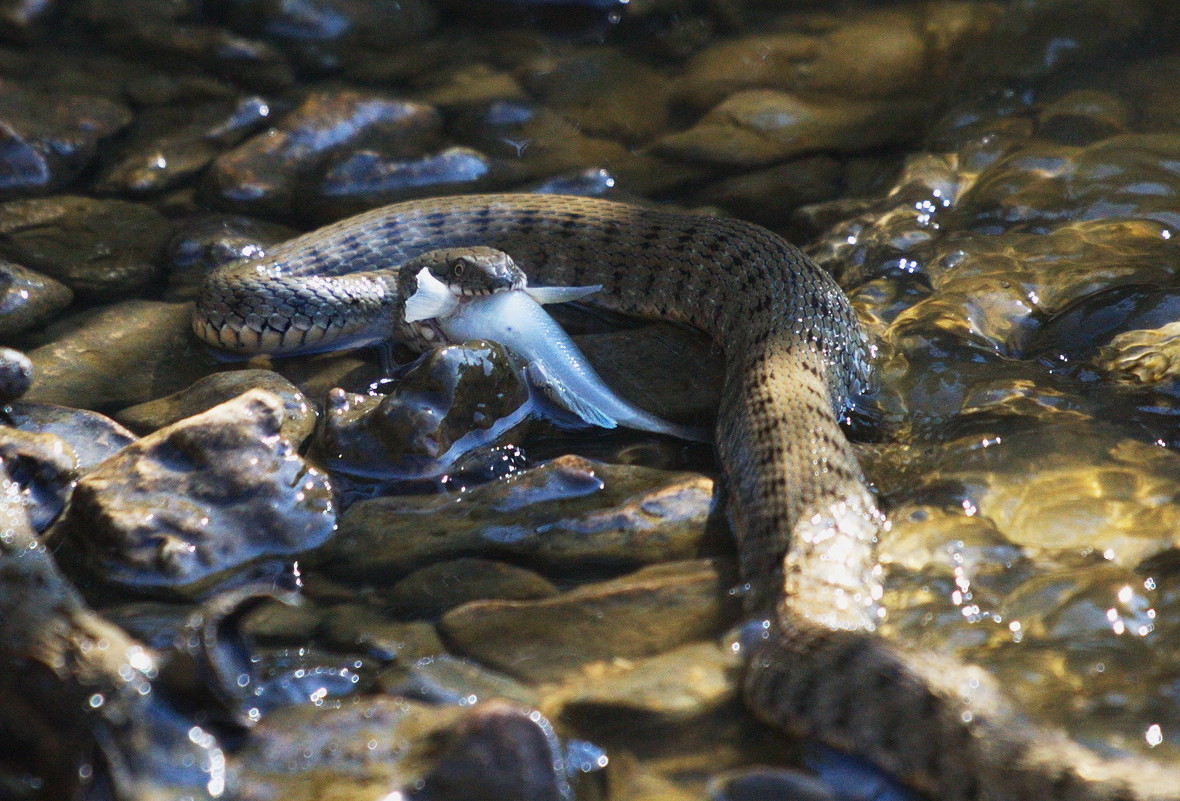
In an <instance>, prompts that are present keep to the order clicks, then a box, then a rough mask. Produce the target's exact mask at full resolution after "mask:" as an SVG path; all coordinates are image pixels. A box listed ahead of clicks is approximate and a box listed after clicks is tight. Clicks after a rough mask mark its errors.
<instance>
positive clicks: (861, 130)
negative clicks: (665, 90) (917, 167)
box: [655, 89, 927, 167]
mask: <svg viewBox="0 0 1180 801" xmlns="http://www.w3.org/2000/svg"><path fill="white" fill-rule="evenodd" d="M926 112H927V103H926V102H925V101H923V100H920V99H913V98H893V99H889V100H878V99H871V98H870V99H851V100H850V99H845V98H836V97H832V98H824V99H815V100H813V99H807V98H803V97H800V96H798V95H792V94H788V93H786V92H779V91H775V90H771V89H750V90H747V91H743V92H738V93H736V94H734V95H731V96H730V97H729V98H728V99H726V100H725V101H723V102H722V103H721V104H720V105H718V106H716V107H714V108H713V109H712V110H711V111H709V113H707V114H706V115H705V116H704V117H702V118H701V119H700V121H698V122H697V123H696V124H695V125H694V126H693V127H691V128H689V129H688V130H686V131H682V132H680V133H674V134H670V135H668V136H665V137H664V138H663V139H661V140H659V142H657V143H656V145H655V152H656V153H657V154H659V155H663V156H668V157H671V158H676V159H682V160H685V161H693V162H703V163H707V164H719V165H729V166H734V167H760V166H765V165H768V164H773V163H774V162H777V161H783V160H785V159H789V158H793V157H796V156H800V155H804V154H807V153H814V152H816V151H839V152H847V151H858V150H869V149H872V148H876V147H882V146H886V145H900V144H903V143H906V142H910V141H912V140H913V139H914V137H915V136H916V135H917V134H918V133H920V132H921V131H922V130H923V126H922V124H921V122H920V120H921V117H922V116H923V115H924V114H925V113H926Z"/></svg>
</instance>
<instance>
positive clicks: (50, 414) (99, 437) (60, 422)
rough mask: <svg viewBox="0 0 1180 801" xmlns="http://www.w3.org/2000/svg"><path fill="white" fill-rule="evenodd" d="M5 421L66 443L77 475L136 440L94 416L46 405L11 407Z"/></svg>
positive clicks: (110, 422)
mask: <svg viewBox="0 0 1180 801" xmlns="http://www.w3.org/2000/svg"><path fill="white" fill-rule="evenodd" d="M5 419H6V421H7V422H8V423H10V424H11V425H13V426H14V427H16V428H19V429H20V430H22V431H28V432H31V433H34V434H42V433H44V434H53V435H55V436H57V437H60V438H61V439H62V440H64V441H66V442H67V443H69V445H70V447H71V448H72V449H73V452H74V454H75V455H76V457H77V459H78V463H77V469H78V470H79V471H85V470H87V469H89V468H91V467H93V466H94V465H96V464H98V463H99V462H103V461H106V460H107V459H108V458H110V457H111V456H113V455H114V454H115V453H116V452H117V451H119V450H121V449H122V448H123V446H125V445H130V444H131V443H132V442H134V441H135V440H136V437H135V435H134V434H132V433H131V432H130V431H128V430H127V429H125V428H123V426H121V425H119V424H118V423H116V422H115V421H114V420H112V419H110V418H109V417H105V416H103V415H101V414H98V413H97V412H88V411H86V410H84V409H69V408H66V407H64V406H54V405H52V404H47V403H13V404H11V405H9V407H8V408H7V410H6V411H5Z"/></svg>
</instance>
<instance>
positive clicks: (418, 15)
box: [218, 0, 438, 72]
mask: <svg viewBox="0 0 1180 801" xmlns="http://www.w3.org/2000/svg"><path fill="white" fill-rule="evenodd" d="M218 5H220V6H222V7H223V8H224V10H225V13H226V15H227V21H228V23H229V24H230V26H232V27H233V28H234V29H235V30H237V31H239V32H241V33H243V34H246V35H248V36H257V37H259V38H262V39H264V40H265V41H267V42H270V43H273V44H275V45H276V46H278V47H279V48H281V49H282V50H283V52H285V53H287V54H288V56H289V57H290V58H291V60H292V61H293V62H294V63H295V64H297V65H299V66H300V67H302V68H303V69H305V70H307V71H311V72H329V71H335V70H337V69H340V68H341V67H342V66H344V65H346V64H348V63H352V62H355V61H356V60H357V59H359V58H362V57H363V56H364V55H365V54H367V53H369V52H376V53H385V52H388V51H391V50H395V49H397V47H398V46H399V45H404V44H406V43H408V42H413V41H416V40H419V39H422V38H424V37H426V36H427V35H428V34H429V33H430V32H431V31H432V30H433V29H434V28H435V26H436V24H437V22H438V14H437V12H436V11H435V8H434V5H433V4H432V3H430V2H429V1H428V0H400V1H399V2H397V3H369V2H363V1H362V0H307V1H306V2H302V3H299V4H292V3H280V2H273V0H221V2H220V3H219V4H218Z"/></svg>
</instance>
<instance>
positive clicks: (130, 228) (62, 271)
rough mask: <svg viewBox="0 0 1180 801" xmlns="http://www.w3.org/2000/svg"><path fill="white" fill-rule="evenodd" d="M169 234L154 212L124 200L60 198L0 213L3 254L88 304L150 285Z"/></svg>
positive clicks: (11, 206) (17, 205)
mask: <svg viewBox="0 0 1180 801" xmlns="http://www.w3.org/2000/svg"><path fill="white" fill-rule="evenodd" d="M171 233H172V227H171V226H170V225H169V223H168V221H167V220H166V219H165V218H164V216H163V215H161V214H160V213H159V212H157V211H155V210H154V209H152V208H150V207H148V206H144V205H141V204H138V203H128V202H127V201H123V200H96V199H94V198H88V197H81V196H73V195H63V196H59V197H54V198H45V199H35V200H21V201H14V202H12V203H6V204H5V205H4V207H3V209H0V248H2V249H3V252H4V253H5V254H7V255H8V256H9V257H10V258H12V259H13V260H15V261H18V262H20V263H21V264H24V265H27V266H29V267H32V268H34V269H36V270H39V271H41V272H44V273H45V274H47V275H49V276H52V277H53V278H56V279H57V280H59V281H61V282H62V283H63V284H65V285H66V286H68V287H69V288H70V289H72V290H73V291H74V292H77V293H79V294H81V295H85V296H87V297H89V298H108V299H109V298H113V297H126V296H128V295H130V294H133V293H134V292H135V291H136V290H139V289H142V288H143V287H144V286H146V285H147V284H149V283H150V282H152V281H153V280H154V279H155V278H156V277H157V275H158V274H159V266H158V261H159V256H160V253H161V251H162V250H163V248H164V243H165V242H166V241H167V240H168V237H169V236H170V235H171Z"/></svg>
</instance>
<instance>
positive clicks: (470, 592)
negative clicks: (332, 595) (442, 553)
mask: <svg viewBox="0 0 1180 801" xmlns="http://www.w3.org/2000/svg"><path fill="white" fill-rule="evenodd" d="M554 595H557V588H556V587H555V586H553V583H552V582H550V581H549V580H548V579H546V578H544V577H543V576H541V575H539V574H537V573H535V572H533V571H532V570H528V569H526V568H523V567H517V566H516V565H513V564H509V563H507V562H496V561H492V560H489V559H475V558H463V559H452V560H451V561H448V562H438V563H436V564H433V565H427V566H426V567H423V568H420V569H418V570H415V571H414V572H413V573H410V574H409V575H408V576H406V577H405V578H403V579H401V580H399V581H398V582H397V583H396V584H394V585H392V586H390V587H388V588H383V589H382V590H381V591H380V596H381V599H382V602H383V605H384V606H385V607H386V608H387V609H389V611H390V612H392V613H393V614H396V615H398V616H399V617H411V618H437V617H439V616H440V615H442V614H443V613H444V612H446V611H447V610H448V609H451V608H453V607H456V606H459V605H460V604H462V603H465V602H467V601H475V600H479V599H481V598H503V599H508V600H529V599H534V598H550V597H552V596H554Z"/></svg>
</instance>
